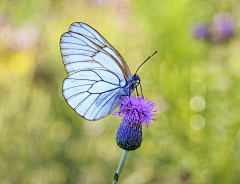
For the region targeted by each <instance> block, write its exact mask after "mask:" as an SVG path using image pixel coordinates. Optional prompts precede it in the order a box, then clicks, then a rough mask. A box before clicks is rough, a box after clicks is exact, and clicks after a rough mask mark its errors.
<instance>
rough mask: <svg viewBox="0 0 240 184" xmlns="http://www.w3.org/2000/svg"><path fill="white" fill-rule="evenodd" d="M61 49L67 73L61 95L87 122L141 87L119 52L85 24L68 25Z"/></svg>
mask: <svg viewBox="0 0 240 184" xmlns="http://www.w3.org/2000/svg"><path fill="white" fill-rule="evenodd" d="M60 50H61V54H62V60H63V63H64V66H65V70H66V72H67V74H68V76H67V77H66V78H65V79H64V81H63V86H62V87H63V96H64V98H65V100H66V102H67V103H68V104H69V106H70V107H71V108H72V109H73V110H74V111H76V112H77V113H78V114H79V115H80V116H82V117H83V118H85V119H87V120H89V121H96V120H99V119H102V118H104V117H106V116H108V115H109V114H111V112H112V111H113V110H114V109H115V108H116V106H117V105H118V103H119V101H120V99H119V98H122V97H124V96H130V95H131V93H132V92H133V91H134V89H135V88H136V87H137V86H138V85H139V84H140V78H139V76H138V75H137V74H136V73H135V74H134V75H131V73H130V70H129V68H128V65H127V63H126V62H125V60H124V59H123V57H122V56H121V55H120V54H119V52H118V51H117V50H116V49H114V47H113V46H112V45H111V44H110V43H109V42H108V41H107V40H106V39H105V38H104V37H103V36H102V35H101V34H100V33H99V32H98V31H96V30H95V29H94V28H92V27H91V26H89V25H87V24H85V23H82V22H75V23H72V24H71V26H70V28H69V30H68V32H66V33H63V34H62V36H61V38H60ZM155 53H156V52H155ZM153 55H154V54H153ZM149 57H150V56H149Z"/></svg>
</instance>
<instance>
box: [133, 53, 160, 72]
mask: <svg viewBox="0 0 240 184" xmlns="http://www.w3.org/2000/svg"><path fill="white" fill-rule="evenodd" d="M157 52H158V50H156V51H155V52H154V53H153V54H152V55H150V56H148V58H147V59H146V60H145V61H144V62H143V63H142V64H141V65H140V66H139V67H138V69H137V71H136V73H137V72H138V70H139V68H140V67H141V66H142V65H143V64H144V63H146V61H147V60H149V59H150V58H151V57H152V56H153V55H154V54H156V53H157ZM136 73H135V74H136Z"/></svg>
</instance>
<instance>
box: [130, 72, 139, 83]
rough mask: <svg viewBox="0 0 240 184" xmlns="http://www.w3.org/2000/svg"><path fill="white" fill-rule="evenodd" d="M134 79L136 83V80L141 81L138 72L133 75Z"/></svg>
mask: <svg viewBox="0 0 240 184" xmlns="http://www.w3.org/2000/svg"><path fill="white" fill-rule="evenodd" d="M132 80H133V82H134V83H136V82H138V81H139V82H140V77H139V76H138V75H137V74H134V75H133V76H132Z"/></svg>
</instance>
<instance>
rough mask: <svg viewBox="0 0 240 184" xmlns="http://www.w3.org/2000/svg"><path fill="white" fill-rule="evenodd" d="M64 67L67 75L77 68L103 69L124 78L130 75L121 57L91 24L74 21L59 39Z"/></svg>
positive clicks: (77, 69)
mask: <svg viewBox="0 0 240 184" xmlns="http://www.w3.org/2000/svg"><path fill="white" fill-rule="evenodd" d="M60 48H61V53H62V58H63V62H64V65H65V69H66V71H67V73H68V74H69V75H71V74H72V73H74V72H76V71H79V70H88V69H105V70H109V71H112V72H113V73H115V74H116V75H118V77H119V78H121V79H122V78H125V80H126V79H127V78H128V77H129V76H131V74H130V71H129V68H128V66H127V64H126V62H125V61H124V59H123V57H122V56H121V55H120V54H119V53H118V51H117V50H115V49H114V48H113V47H112V45H111V44H110V43H108V41H107V40H106V39H105V38H104V37H103V36H102V35H101V34H100V33H98V32H97V31H96V30H95V29H93V28H92V27H91V26H89V25H87V24H85V23H80V22H75V23H73V24H72V25H71V26H70V28H69V31H68V32H67V33H64V34H62V36H61V40H60Z"/></svg>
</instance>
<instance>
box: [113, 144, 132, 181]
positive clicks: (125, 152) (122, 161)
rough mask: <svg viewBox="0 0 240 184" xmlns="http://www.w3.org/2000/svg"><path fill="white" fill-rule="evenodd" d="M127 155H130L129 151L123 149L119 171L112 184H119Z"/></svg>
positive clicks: (115, 174)
mask: <svg viewBox="0 0 240 184" xmlns="http://www.w3.org/2000/svg"><path fill="white" fill-rule="evenodd" d="M127 154H128V151H127V150H124V149H123V153H122V158H121V160H120V162H119V165H118V168H117V171H116V172H115V173H114V175H113V182H112V184H117V182H118V179H119V177H120V174H121V171H122V168H123V165H124V162H125V160H126V158H127Z"/></svg>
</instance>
